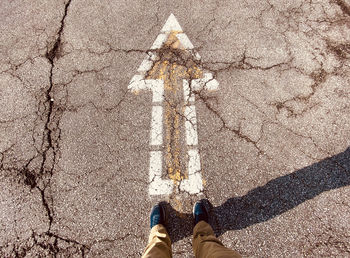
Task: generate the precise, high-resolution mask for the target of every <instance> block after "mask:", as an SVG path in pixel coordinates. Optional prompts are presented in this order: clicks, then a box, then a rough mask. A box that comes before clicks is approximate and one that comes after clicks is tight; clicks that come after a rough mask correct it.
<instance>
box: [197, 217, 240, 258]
mask: <svg viewBox="0 0 350 258" xmlns="http://www.w3.org/2000/svg"><path fill="white" fill-rule="evenodd" d="M193 252H194V255H195V256H196V258H218V257H220V258H232V257H234V258H236V257H241V255H240V254H239V253H237V252H236V251H233V250H230V249H228V248H226V247H224V246H223V244H222V243H221V242H220V241H219V240H218V239H217V238H216V237H215V235H214V231H213V229H212V227H211V226H210V225H209V224H208V223H206V222H205V221H200V222H198V223H197V225H196V226H195V227H194V229H193Z"/></svg>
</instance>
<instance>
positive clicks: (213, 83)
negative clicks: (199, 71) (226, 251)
mask: <svg viewBox="0 0 350 258" xmlns="http://www.w3.org/2000/svg"><path fill="white" fill-rule="evenodd" d="M218 86H219V83H218V81H217V80H216V79H214V78H213V74H212V73H204V75H203V78H200V79H194V80H192V84H191V87H192V89H193V90H202V89H205V90H217V89H218Z"/></svg>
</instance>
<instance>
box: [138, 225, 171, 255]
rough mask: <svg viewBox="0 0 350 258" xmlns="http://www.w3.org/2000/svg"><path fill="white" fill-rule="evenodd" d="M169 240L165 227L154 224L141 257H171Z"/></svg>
mask: <svg viewBox="0 0 350 258" xmlns="http://www.w3.org/2000/svg"><path fill="white" fill-rule="evenodd" d="M171 257H172V255H171V240H170V237H169V235H168V232H167V231H166V228H165V227H164V226H163V225H161V224H158V225H155V226H154V227H153V228H152V229H151V233H150V235H149V240H148V245H147V247H146V249H145V252H144V254H143V255H142V258H171Z"/></svg>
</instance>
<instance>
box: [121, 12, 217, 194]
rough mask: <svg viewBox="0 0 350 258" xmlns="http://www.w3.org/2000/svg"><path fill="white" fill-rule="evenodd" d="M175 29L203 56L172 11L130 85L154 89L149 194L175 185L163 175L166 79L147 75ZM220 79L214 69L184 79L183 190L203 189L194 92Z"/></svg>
mask: <svg viewBox="0 0 350 258" xmlns="http://www.w3.org/2000/svg"><path fill="white" fill-rule="evenodd" d="M172 32H175V33H176V37H177V38H178V40H179V41H180V47H181V48H183V49H187V50H189V51H190V52H191V53H192V54H193V56H194V58H195V59H196V60H200V59H201V57H200V55H199V54H198V53H197V52H196V51H195V50H194V46H193V44H192V43H191V41H190V39H189V38H188V37H187V35H186V34H185V33H183V31H182V28H181V26H180V24H179V23H178V21H177V20H176V18H175V16H174V15H173V14H171V15H170V16H169V18H168V19H167V21H166V23H165V24H164V26H163V28H162V29H161V33H160V34H159V35H158V36H157V38H156V39H155V41H154V43H153V45H152V46H151V48H150V51H148V55H147V57H146V58H145V59H144V60H143V62H142V63H141V65H140V66H139V68H138V70H137V71H138V73H139V74H137V75H135V76H134V77H133V78H132V79H131V81H130V84H129V86H128V89H130V90H131V91H132V92H138V91H140V90H151V91H152V94H153V95H152V103H153V105H152V114H151V131H150V146H152V150H151V151H150V166H149V195H170V194H171V193H172V191H173V189H174V184H173V182H172V180H170V179H162V172H163V153H162V152H163V151H162V150H161V149H162V145H163V126H164V125H163V123H164V122H163V100H164V82H163V80H160V79H153V80H149V79H145V75H146V74H147V72H148V71H149V70H150V69H151V68H152V67H153V62H154V61H155V60H156V59H157V55H156V53H157V52H156V50H157V49H160V48H162V46H163V45H164V43H165V42H166V40H167V38H168V36H169V34H170V33H172ZM218 85H219V83H218V82H217V81H216V80H215V79H214V78H213V75H212V74H211V73H205V74H204V75H203V78H201V79H194V80H191V82H188V81H187V80H183V93H184V104H185V108H184V117H185V137H186V145H187V151H188V155H187V158H188V166H187V169H188V178H187V179H185V180H182V181H181V182H180V183H179V187H180V190H181V191H186V192H188V193H190V194H197V193H199V192H201V191H202V190H203V182H202V176H201V164H200V155H199V151H198V132H197V118H196V109H195V106H194V102H195V95H194V93H193V91H199V90H216V89H217V88H218Z"/></svg>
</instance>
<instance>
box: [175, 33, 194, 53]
mask: <svg viewBox="0 0 350 258" xmlns="http://www.w3.org/2000/svg"><path fill="white" fill-rule="evenodd" d="M176 37H177V38H178V40H179V41H180V43H181V45H182V46H183V48H184V49H193V48H194V46H193V45H192V43H191V41H190V39H189V38H188V37H187V35H186V34H185V33H178V34H176Z"/></svg>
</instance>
